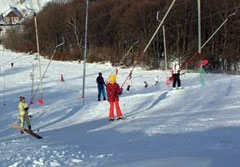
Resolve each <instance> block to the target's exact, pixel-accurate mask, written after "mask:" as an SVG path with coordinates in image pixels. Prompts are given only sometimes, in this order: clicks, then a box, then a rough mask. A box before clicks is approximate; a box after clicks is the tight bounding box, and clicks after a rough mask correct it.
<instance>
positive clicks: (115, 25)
mask: <svg viewBox="0 0 240 167" xmlns="http://www.w3.org/2000/svg"><path fill="white" fill-rule="evenodd" d="M171 2H172V0H100V1H90V3H89V24H88V28H89V29H88V48H89V50H88V61H89V62H98V61H111V62H112V63H118V62H119V61H120V59H121V58H122V57H123V56H124V54H126V52H127V51H128V50H129V48H131V47H132V49H131V52H130V54H129V56H128V57H127V59H125V61H124V64H125V65H127V66H130V65H132V64H134V63H135V62H136V60H137V59H138V57H139V54H140V53H141V52H142V49H143V48H144V47H145V46H146V44H147V43H148V41H149V39H150V38H151V36H152V34H153V33H154V31H155V30H156V28H157V26H158V25H159V22H158V21H157V19H156V13H157V12H158V11H159V19H160V20H161V18H163V16H164V15H165V13H166V11H167V9H168V8H169V6H170V4H171ZM239 9H240V2H239V0H202V1H201V23H202V43H204V42H205V41H206V40H207V39H208V38H209V37H210V36H211V35H212V34H213V32H214V31H215V30H216V29H217V28H218V27H219V26H220V25H221V24H222V23H223V22H224V20H225V19H227V18H228V17H229V15H231V14H232V13H234V12H236V11H237V10H239ZM85 10H86V9H85V1H83V0H74V1H72V2H68V3H66V2H65V1H63V0H61V1H57V2H51V3H48V5H46V6H45V7H44V8H43V9H42V10H41V11H40V12H39V13H38V15H37V21H38V26H39V41H40V53H41V55H43V56H50V55H51V53H52V51H53V48H54V47H55V46H56V45H57V44H58V43H59V42H60V41H61V40H62V37H64V39H65V45H64V46H63V47H62V48H61V49H60V50H58V53H57V55H56V57H55V59H58V60H63V61H65V60H82V59H83V51H84V49H83V46H84V31H85ZM239 16H240V12H239V11H238V12H237V13H236V14H235V15H234V16H232V17H229V20H228V21H227V22H226V24H224V26H223V27H222V28H221V29H220V30H219V31H218V32H217V34H216V35H215V36H214V37H213V38H212V39H211V41H210V42H209V43H208V44H207V45H206V46H205V47H204V48H203V50H202V57H203V58H204V59H208V60H209V66H208V67H207V68H208V69H209V70H227V71H240V69H239V61H240V35H239V34H240V20H239ZM164 25H165V29H166V44H167V56H168V60H170V61H173V60H174V59H176V58H177V59H178V60H179V61H180V62H184V61H186V60H187V59H188V58H189V57H191V56H192V55H193V54H195V53H196V52H197V50H198V29H197V27H198V19H197V1H193V0H181V1H180V0H179V1H176V3H175V4H174V6H173V8H172V10H171V12H170V13H169V15H168V17H167V18H166V20H165V22H164ZM35 43H36V39H35V28H34V20H33V19H28V20H26V21H25V22H24V26H23V29H21V30H19V29H9V30H8V32H7V33H6V36H5V38H4V39H3V44H4V46H5V47H6V48H8V49H12V50H15V51H21V52H36V44H35ZM198 60H199V58H196V59H194V60H193V61H192V62H191V64H189V65H188V68H194V67H195V63H196V62H197V61H198ZM163 62H164V47H163V35H162V31H161V30H160V31H159V32H158V34H157V35H156V37H155V38H154V40H153V42H152V43H151V45H150V47H149V49H148V51H147V52H146V53H145V54H144V58H143V61H142V65H144V66H145V65H148V66H149V67H150V68H164V65H163Z"/></svg>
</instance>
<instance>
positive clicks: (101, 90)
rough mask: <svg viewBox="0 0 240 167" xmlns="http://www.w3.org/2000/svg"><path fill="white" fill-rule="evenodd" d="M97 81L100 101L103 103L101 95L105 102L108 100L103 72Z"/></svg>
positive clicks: (99, 74)
mask: <svg viewBox="0 0 240 167" xmlns="http://www.w3.org/2000/svg"><path fill="white" fill-rule="evenodd" d="M96 81H97V87H98V101H101V94H102V96H103V100H106V92H105V88H104V85H105V82H104V79H103V77H102V73H101V72H100V73H98V77H97V79H96Z"/></svg>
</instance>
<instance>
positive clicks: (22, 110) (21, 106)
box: [18, 102, 28, 117]
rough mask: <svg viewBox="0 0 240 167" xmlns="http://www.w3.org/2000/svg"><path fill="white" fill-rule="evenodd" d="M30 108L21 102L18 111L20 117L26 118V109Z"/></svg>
mask: <svg viewBox="0 0 240 167" xmlns="http://www.w3.org/2000/svg"><path fill="white" fill-rule="evenodd" d="M27 107H28V105H27V103H26V102H19V104H18V109H19V111H20V117H22V116H24V115H25V114H26V113H27V110H26V108H27Z"/></svg>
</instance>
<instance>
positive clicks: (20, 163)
mask: <svg viewBox="0 0 240 167" xmlns="http://www.w3.org/2000/svg"><path fill="white" fill-rule="evenodd" d="M34 57H35V56H33V55H27V54H22V53H13V52H11V51H7V50H3V49H2V48H0V66H1V76H0V112H1V116H0V127H1V129H0V155H1V156H0V166H3V167H56V166H60V167H239V164H240V159H239V156H240V143H239V141H240V100H239V98H240V95H239V94H240V87H239V85H240V77H239V76H237V75H225V74H207V75H206V86H201V85H200V84H199V74H198V73H187V74H186V77H185V78H182V84H183V86H184V89H182V90H176V91H169V90H168V89H167V88H165V87H164V82H165V73H164V72H163V71H159V70H153V71H145V70H142V69H140V68H137V69H136V70H135V71H134V72H133V80H132V81H133V86H132V89H131V91H130V92H128V93H127V92H126V91H124V93H123V95H122V96H121V97H120V106H121V109H122V112H123V115H124V116H125V117H126V120H120V121H114V122H108V118H107V117H108V102H107V101H101V102H98V101H97V87H96V81H95V80H96V77H97V75H98V72H102V73H103V76H104V77H105V78H107V76H108V75H109V73H110V71H112V69H113V67H112V66H111V65H110V64H98V63H93V64H87V74H86V75H87V78H86V99H85V101H86V104H85V105H83V104H82V102H81V100H82V99H81V92H82V67H83V66H82V64H79V63H77V62H61V61H53V62H52V63H51V65H50V67H49V69H48V71H47V73H46V77H45V78H44V79H43V100H44V103H45V104H44V105H42V106H40V105H38V104H34V105H32V106H31V108H30V110H29V111H30V113H31V115H33V120H32V126H33V129H39V130H40V131H39V134H40V135H41V136H43V137H44V139H42V140H38V139H35V138H33V137H32V136H29V135H27V134H23V135H21V134H20V133H19V132H18V131H16V130H13V129H10V128H9V124H11V123H14V122H16V120H17V115H18V111H17V105H18V100H19V99H18V98H19V96H25V97H26V98H27V100H28V101H29V99H30V97H31V88H32V80H31V79H30V72H31V71H32V66H33V64H34V66H35V68H34V74H35V77H34V79H35V80H34V81H35V82H34V89H36V88H37V86H38V84H39V72H38V61H37V60H34ZM11 62H14V67H13V68H11V67H10V63H11ZM41 62H42V70H43V71H44V69H45V68H46V66H47V64H48V62H49V60H47V59H43V58H42V59H41ZM129 71H130V69H119V75H118V79H117V80H118V82H119V83H120V84H122V83H123V81H124V80H125V78H126V76H127V75H128V73H129ZM61 74H63V76H64V79H65V82H60V75H61ZM156 76H159V78H160V85H159V86H157V87H155V86H154V82H155V80H154V78H155V77H156ZM144 80H146V81H147V82H148V83H149V87H148V88H144V83H143V82H144ZM4 81H5V84H4ZM4 87H5V89H3V88H4ZM124 88H125V87H124ZM4 90H5V93H4ZM4 94H5V98H4ZM38 98H40V92H38V93H37V95H36V97H35V99H34V102H35V103H36V101H37V99H38ZM4 102H5V104H6V105H5V106H4V105H3V104H4Z"/></svg>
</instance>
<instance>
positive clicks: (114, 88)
mask: <svg viewBox="0 0 240 167" xmlns="http://www.w3.org/2000/svg"><path fill="white" fill-rule="evenodd" d="M108 80H109V83H108V84H107V85H106V89H107V97H108V102H109V104H110V108H109V121H114V106H115V107H116V112H117V117H118V120H119V119H122V111H121V109H120V107H119V98H118V96H119V95H121V94H122V88H120V86H119V85H118V84H117V83H116V75H110V76H109V78H108Z"/></svg>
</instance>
